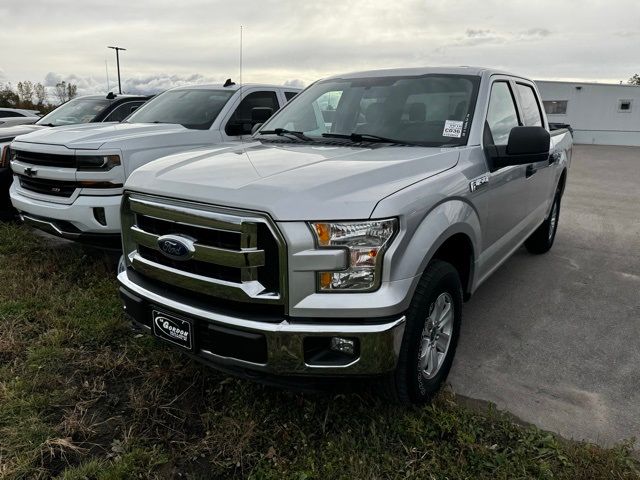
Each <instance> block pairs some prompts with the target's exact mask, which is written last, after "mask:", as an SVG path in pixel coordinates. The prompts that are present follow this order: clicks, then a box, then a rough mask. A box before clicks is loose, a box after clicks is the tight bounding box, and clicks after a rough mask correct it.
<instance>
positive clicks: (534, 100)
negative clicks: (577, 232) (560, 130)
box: [516, 82, 555, 227]
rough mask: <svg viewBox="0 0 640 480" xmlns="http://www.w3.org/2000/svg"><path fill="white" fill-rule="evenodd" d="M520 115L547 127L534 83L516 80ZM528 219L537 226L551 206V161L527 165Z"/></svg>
mask: <svg viewBox="0 0 640 480" xmlns="http://www.w3.org/2000/svg"><path fill="white" fill-rule="evenodd" d="M516 92H517V98H518V105H519V107H520V117H521V118H522V122H523V123H524V124H525V125H527V126H535V127H546V125H545V124H544V122H543V116H542V110H541V107H540V102H539V101H538V95H537V94H536V92H535V90H534V88H533V86H532V85H530V84H527V83H524V82H516ZM526 177H527V184H528V185H527V195H528V198H527V221H528V222H529V224H530V227H536V226H538V225H539V224H540V223H542V221H543V220H544V218H545V216H546V214H547V211H548V210H549V208H550V207H551V200H552V198H553V189H554V187H555V186H554V185H553V181H554V175H553V169H552V168H551V167H550V164H549V161H548V160H545V161H542V162H537V163H533V164H531V165H528V166H527V171H526Z"/></svg>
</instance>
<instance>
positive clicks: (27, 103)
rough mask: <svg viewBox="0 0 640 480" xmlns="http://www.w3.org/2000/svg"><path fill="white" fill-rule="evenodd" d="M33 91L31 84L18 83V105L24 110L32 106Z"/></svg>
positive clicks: (26, 82) (27, 81)
mask: <svg viewBox="0 0 640 480" xmlns="http://www.w3.org/2000/svg"><path fill="white" fill-rule="evenodd" d="M34 95H35V90H34V86H33V82H30V81H29V80H25V81H24V82H18V97H20V105H21V106H22V107H24V108H29V107H32V106H33V96H34Z"/></svg>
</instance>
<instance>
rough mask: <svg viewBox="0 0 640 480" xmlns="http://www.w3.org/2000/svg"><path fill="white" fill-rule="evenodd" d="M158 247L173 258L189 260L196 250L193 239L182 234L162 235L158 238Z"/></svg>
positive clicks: (166, 255) (165, 254)
mask: <svg viewBox="0 0 640 480" xmlns="http://www.w3.org/2000/svg"><path fill="white" fill-rule="evenodd" d="M158 248H159V249H160V251H161V252H162V254H163V255H164V256H165V257H169V258H171V259H173V260H189V259H190V258H191V257H193V254H194V253H195V251H196V249H195V246H194V239H192V238H189V237H183V236H182V235H163V236H162V237H160V238H158Z"/></svg>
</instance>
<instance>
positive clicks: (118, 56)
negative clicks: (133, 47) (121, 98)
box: [107, 47, 126, 94]
mask: <svg viewBox="0 0 640 480" xmlns="http://www.w3.org/2000/svg"><path fill="white" fill-rule="evenodd" d="M107 48H111V49H113V50H115V51H116V64H117V65H118V93H120V94H121V93H122V84H121V83H120V50H126V48H122V47H107Z"/></svg>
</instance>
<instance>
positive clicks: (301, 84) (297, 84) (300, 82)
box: [284, 78, 306, 88]
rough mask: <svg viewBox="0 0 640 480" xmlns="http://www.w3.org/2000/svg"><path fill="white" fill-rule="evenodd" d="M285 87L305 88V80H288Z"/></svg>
mask: <svg viewBox="0 0 640 480" xmlns="http://www.w3.org/2000/svg"><path fill="white" fill-rule="evenodd" d="M284 86H285V87H295V88H304V87H305V86H306V84H305V82H304V80H300V79H299V78H294V79H292V80H286V81H285V82H284Z"/></svg>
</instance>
